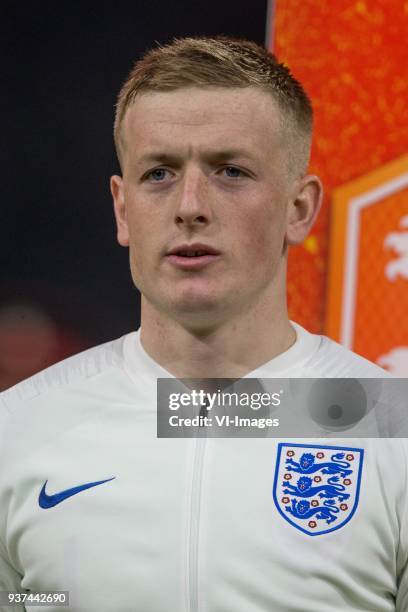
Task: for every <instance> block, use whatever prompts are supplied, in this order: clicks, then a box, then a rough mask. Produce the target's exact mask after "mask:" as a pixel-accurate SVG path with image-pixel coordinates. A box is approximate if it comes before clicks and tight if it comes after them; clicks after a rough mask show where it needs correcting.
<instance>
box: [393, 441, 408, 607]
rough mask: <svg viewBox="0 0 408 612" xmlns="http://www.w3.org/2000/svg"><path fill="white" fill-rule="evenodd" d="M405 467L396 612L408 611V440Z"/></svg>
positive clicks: (402, 473) (403, 447) (403, 442)
mask: <svg viewBox="0 0 408 612" xmlns="http://www.w3.org/2000/svg"><path fill="white" fill-rule="evenodd" d="M401 445H402V449H403V465H402V466H401V475H402V477H403V478H404V500H403V505H402V512H401V514H400V517H401V518H400V521H401V522H400V540H399V547H398V554H397V588H398V590H397V597H396V608H395V609H396V612H406V611H407V610H408V477H407V474H408V450H407V445H408V440H407V439H406V438H404V439H401Z"/></svg>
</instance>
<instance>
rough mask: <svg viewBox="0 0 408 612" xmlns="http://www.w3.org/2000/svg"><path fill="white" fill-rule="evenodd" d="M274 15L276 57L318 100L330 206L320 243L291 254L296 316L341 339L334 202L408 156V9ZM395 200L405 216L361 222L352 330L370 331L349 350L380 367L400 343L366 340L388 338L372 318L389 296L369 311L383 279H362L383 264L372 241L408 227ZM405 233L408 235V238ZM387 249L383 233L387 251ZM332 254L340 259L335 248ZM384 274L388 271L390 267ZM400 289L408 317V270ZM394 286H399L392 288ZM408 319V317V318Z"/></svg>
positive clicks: (342, 3) (317, 237)
mask: <svg viewBox="0 0 408 612" xmlns="http://www.w3.org/2000/svg"><path fill="white" fill-rule="evenodd" d="M272 13H273V14H272V15H271V19H272V25H271V27H270V32H271V41H270V43H269V44H270V47H271V50H272V51H273V52H274V53H275V54H276V55H277V56H278V58H279V59H280V61H283V62H285V63H286V64H287V65H288V66H289V67H290V68H291V70H292V72H293V74H294V75H295V77H297V78H298V79H299V80H300V81H301V82H302V83H303V85H304V86H305V88H306V90H307V92H308V93H309V95H310V97H311V98H312V101H313V105H314V109H315V137H314V145H313V151H312V161H311V167H310V171H311V172H313V173H316V174H318V175H319V176H320V177H321V178H322V180H323V183H324V186H325V200H324V205H323V209H322V212H321V214H320V218H319V220H318V222H317V224H316V226H315V228H314V230H313V232H312V234H311V236H310V237H309V238H308V239H307V240H306V242H305V244H304V245H303V246H302V247H298V248H296V249H293V250H292V253H291V255H290V259H289V277H288V296H289V311H290V316H291V318H292V319H294V320H295V321H298V322H299V323H301V324H302V325H304V326H305V327H307V328H308V329H310V330H311V331H313V332H316V333H319V332H327V333H328V334H330V335H331V336H332V337H334V338H335V339H339V340H341V337H340V335H341V333H340V329H339V328H338V327H336V325H331V324H330V323H327V324H325V320H326V321H329V319H330V317H329V316H328V308H329V306H328V305H329V302H330V300H329V299H328V295H327V293H328V276H329V227H330V219H331V201H332V195H333V191H334V190H336V188H342V187H344V186H347V184H348V183H350V182H353V181H354V180H356V179H360V178H361V177H364V176H365V175H370V172H372V171H374V170H376V169H381V167H382V166H383V165H386V164H387V163H388V162H392V161H394V160H396V159H397V158H400V157H401V156H402V155H403V153H404V152H405V151H407V148H408V115H407V104H406V102H407V93H408V91H407V89H408V88H407V82H406V80H405V78H404V76H405V74H406V67H407V64H408V53H407V49H408V45H407V43H406V41H407V40H408V29H407V17H408V3H407V2H402V1H398V0H370V2H368V1H367V2H364V1H358V2H353V1H351V0H336V2H316V0H302V2H299V1H298V0H276V2H275V5H274V10H273V12H272ZM401 189H402V188H400V191H401ZM396 197H397V199H398V198H399V203H398V204H397V206H398V211H395V210H394V212H391V213H390V215H389V214H388V212H387V211H386V210H384V212H378V211H377V213H376V214H374V216H373V215H372V216H373V217H375V219H374V218H373V219H371V218H368V216H367V215H368V212H367V211H364V213H367V214H366V215H365V217H366V218H363V220H362V223H363V226H364V228H367V233H365V232H364V233H363V234H361V236H363V235H364V240H363V243H359V245H358V252H359V256H360V258H359V260H358V268H359V271H358V275H360V276H359V278H360V286H359V293H358V296H356V299H355V304H356V307H357V308H358V311H357V313H356V316H355V319H356V320H355V321H354V320H353V321H354V323H353V324H354V326H355V327H354V329H355V330H357V329H358V326H359V325H360V326H361V324H363V325H365V326H366V341H365V340H364V337H363V336H364V334H363V335H361V334H360V335H359V336H358V338H357V337H353V339H352V342H351V344H350V348H353V349H354V350H358V352H360V353H362V354H366V355H367V356H368V357H370V359H372V360H377V359H378V358H379V357H380V355H381V354H383V353H384V350H385V351H386V350H389V349H390V348H392V347H393V346H394V347H395V346H396V341H395V339H394V340H392V341H390V342H388V343H387V341H386V340H385V341H384V338H383V341H382V342H381V343H380V344H381V348H379V347H377V346H376V345H375V343H373V342H371V343H370V341H369V342H368V343H367V337H370V335H372V334H375V333H376V330H377V332H378V334H379V335H380V336H381V334H382V335H383V336H384V335H385V331H381V330H379V326H381V323H379V321H380V320H381V317H380V318H379V317H375V316H374V317H373V316H371V314H372V312H373V311H374V310H375V309H376V308H378V304H379V303H381V299H379V298H378V295H377V298H378V299H377V302H376V303H375V304H373V303H372V302H370V304H371V307H370V305H369V304H368V305H367V300H368V301H369V300H370V299H371V296H372V285H373V283H374V284H375V283H376V280H375V274H377V275H378V274H379V272H378V271H376V272H375V274H374V276H373V278H372V279H371V280H370V281H369V282H368V286H363V284H361V279H362V278H365V276H366V275H367V274H368V275H369V274H370V270H371V267H370V266H371V265H372V263H373V261H377V260H378V257H379V256H378V257H377V258H376V257H375V252H376V251H375V250H374V251H375V252H372V244H373V243H372V241H373V240H374V239H375V236H376V235H377V233H378V230H379V229H380V227H381V226H380V225H379V224H382V223H386V225H387V227H386V230H387V232H388V233H390V232H392V230H394V231H400V232H401V231H402V229H403V227H401V226H400V225H399V223H400V222H402V221H401V220H403V219H404V214H405V215H408V194H407V191H406V188H405V197H404V198H403V197H402V196H401V193H399V194H397V195H396ZM343 205H345V204H343ZM384 205H385V206H387V203H385V204H384ZM388 206H390V202H389V201H388ZM373 210H374V209H373ZM363 217H364V214H363ZM394 217H395V218H394ZM407 219H408V217H407ZM402 225H403V226H404V224H402ZM407 227H408V225H407ZM384 230H385V228H384ZM332 231H333V228H332ZM405 233H406V238H408V233H407V232H405ZM344 239H345V238H344ZM383 243H384V236H383V235H382V236H380V237H379V238H378V244H381V245H383ZM376 249H377V251H379V249H380V247H379V246H378V245H377V246H376ZM366 253H371V256H370V257H369V258H366V259H365V260H364V261H362V259H361V258H362V257H363V258H364V257H365V254H366ZM377 255H378V253H377ZM395 255H397V254H395ZM400 256H401V254H400ZM331 257H332V258H333V257H335V253H334V252H333V251H332V254H331ZM381 257H383V255H382V256H381ZM384 257H385V256H384ZM388 257H390V254H388ZM407 257H408V251H407ZM373 258H374V259H373ZM407 263H408V262H407ZM333 265H334V266H335V265H337V264H333ZM381 270H382V271H384V266H382V268H381ZM361 275H363V276H361ZM383 276H384V274H383ZM377 281H378V279H377ZM398 282H399V284H400V285H401V286H402V293H401V291H400V292H399V294H398V296H397V295H396V296H395V303H396V302H397V301H399V300H401V299H403V300H405V305H404V307H401V304H400V307H399V311H398V312H400V311H401V310H402V311H403V310H404V308H405V307H407V309H406V310H405V313H407V312H408V272H407V276H406V278H405V277H404V275H403V274H402V275H400V278H399V279H398ZM401 286H400V287H399V288H400V290H401ZM377 287H378V289H379V290H381V291H383V292H384V291H386V290H387V286H386V285H384V282H383V279H382V280H381V284H380V285H377ZM392 287H395V283H394V284H393V285H392ZM392 287H391V285H390V291H391V290H392ZM401 296H402V297H401ZM388 301H389V300H388ZM332 302H333V300H332ZM364 304H365V307H364ZM331 307H332V309H333V308H334V311H335V310H336V309H338V308H339V304H337V305H335V304H333V303H332V305H331ZM370 308H371V309H370ZM389 308H390V307H389V304H388V306H387V308H386V312H383V316H384V317H385V318H387V317H388V318H390V314H391V313H390V311H389ZM370 316H371V319H370ZM362 319H363V320H362ZM405 319H408V317H407V316H406V315H405ZM393 325H394V328H393V329H394V332H393V333H394V336H395V326H397V325H398V326H399V331H398V334H399V338H400V340H399V343H400V344H401V343H402V345H406V348H407V349H408V323H406V324H405V326H404V325H402V322H401V319H399V321H397V320H396V317H394V322H392V321H391V320H389V321H388V328H390V327H392V326H393ZM401 325H402V327H401ZM367 326H368V327H367ZM329 328H330V329H329ZM402 328H403V329H402ZM367 334H368V336H367ZM397 344H398V342H397ZM407 354H408V353H407Z"/></svg>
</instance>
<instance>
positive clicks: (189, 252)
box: [167, 243, 220, 257]
mask: <svg viewBox="0 0 408 612" xmlns="http://www.w3.org/2000/svg"><path fill="white" fill-rule="evenodd" d="M219 254H220V253H219V251H217V250H216V249H214V248H213V247H212V246H210V245H208V244H201V243H194V244H181V245H180V246H177V247H175V248H174V249H172V250H171V251H169V253H167V255H178V256H179V257H202V256H204V255H219Z"/></svg>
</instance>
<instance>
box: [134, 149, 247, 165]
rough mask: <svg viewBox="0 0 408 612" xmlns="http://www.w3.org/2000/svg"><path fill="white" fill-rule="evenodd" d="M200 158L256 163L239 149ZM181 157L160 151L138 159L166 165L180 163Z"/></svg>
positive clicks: (211, 152) (226, 150)
mask: <svg viewBox="0 0 408 612" xmlns="http://www.w3.org/2000/svg"><path fill="white" fill-rule="evenodd" d="M201 157H202V158H203V159H204V160H205V161H207V162H218V163H219V162H223V161H227V160H229V159H234V158H237V157H239V158H241V159H248V160H250V161H253V162H256V161H258V160H257V159H256V158H255V157H254V156H253V155H251V153H250V152H249V151H244V150H241V149H225V150H222V151H209V152H207V153H203V154H202V155H201ZM182 159H183V158H182V156H181V155H177V154H175V153H164V152H161V151H157V152H155V151H152V152H151V153H146V154H145V155H142V157H141V158H140V159H139V162H140V163H144V162H158V163H161V164H168V163H180V162H181V161H182Z"/></svg>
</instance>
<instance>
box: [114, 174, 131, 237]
mask: <svg viewBox="0 0 408 612" xmlns="http://www.w3.org/2000/svg"><path fill="white" fill-rule="evenodd" d="M110 188H111V193H112V197H113V210H114V213H115V219H116V228H117V232H116V237H117V240H118V242H119V244H120V245H121V246H124V247H127V246H129V229H128V223H127V211H126V204H125V195H124V189H123V179H122V177H121V176H116V175H115V176H111V179H110Z"/></svg>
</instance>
